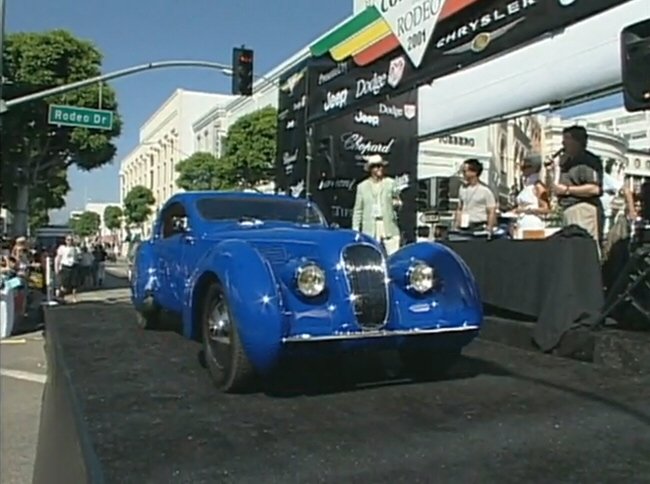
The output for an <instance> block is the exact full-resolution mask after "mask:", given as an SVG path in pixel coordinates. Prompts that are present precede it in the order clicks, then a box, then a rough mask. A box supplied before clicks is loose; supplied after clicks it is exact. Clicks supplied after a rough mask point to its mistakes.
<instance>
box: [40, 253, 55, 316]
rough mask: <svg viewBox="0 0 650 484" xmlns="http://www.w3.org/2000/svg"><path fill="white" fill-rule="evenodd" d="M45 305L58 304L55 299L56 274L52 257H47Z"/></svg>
mask: <svg viewBox="0 0 650 484" xmlns="http://www.w3.org/2000/svg"><path fill="white" fill-rule="evenodd" d="M44 277H45V293H46V296H45V301H44V302H43V305H45V306H56V305H58V303H57V302H56V300H55V299H54V275H53V274H52V258H51V257H46V258H45V275H44Z"/></svg>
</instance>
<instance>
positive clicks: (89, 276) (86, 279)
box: [79, 245, 95, 288]
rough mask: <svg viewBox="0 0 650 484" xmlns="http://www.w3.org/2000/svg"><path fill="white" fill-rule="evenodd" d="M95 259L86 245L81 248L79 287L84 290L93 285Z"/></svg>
mask: <svg viewBox="0 0 650 484" xmlns="http://www.w3.org/2000/svg"><path fill="white" fill-rule="evenodd" d="M94 264H95V257H94V256H93V254H91V253H90V252H89V251H88V247H86V246H85V245H84V246H83V247H82V248H81V257H80V259H79V286H80V287H82V288H85V287H90V286H92V283H93V266H94Z"/></svg>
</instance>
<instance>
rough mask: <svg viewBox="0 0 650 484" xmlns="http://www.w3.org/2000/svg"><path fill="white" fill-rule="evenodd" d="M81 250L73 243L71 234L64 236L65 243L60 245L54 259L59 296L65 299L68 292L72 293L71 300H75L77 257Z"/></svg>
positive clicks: (77, 280)
mask: <svg viewBox="0 0 650 484" xmlns="http://www.w3.org/2000/svg"><path fill="white" fill-rule="evenodd" d="M80 257H81V251H80V250H79V248H78V247H77V246H76V245H75V243H74V240H73V238H72V236H71V235H68V236H67V237H66V238H65V243H64V244H63V245H60V246H59V248H58V249H57V251H56V257H55V259H54V272H55V273H56V274H57V276H58V278H59V289H60V293H61V298H62V299H63V300H64V301H65V296H66V294H67V293H68V292H70V293H71V295H72V302H73V303H74V302H77V287H78V285H79V274H78V272H79V258H80Z"/></svg>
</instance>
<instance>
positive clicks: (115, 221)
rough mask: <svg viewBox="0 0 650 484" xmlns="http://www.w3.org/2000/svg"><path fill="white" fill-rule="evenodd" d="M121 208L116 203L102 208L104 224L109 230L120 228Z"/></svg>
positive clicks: (113, 230)
mask: <svg viewBox="0 0 650 484" xmlns="http://www.w3.org/2000/svg"><path fill="white" fill-rule="evenodd" d="M122 215H123V213H122V209H121V208H120V207H118V206H117V205H109V206H108V207H106V208H105V209H104V225H106V228H107V229H108V230H110V231H111V232H115V231H116V230H119V229H121V228H122Z"/></svg>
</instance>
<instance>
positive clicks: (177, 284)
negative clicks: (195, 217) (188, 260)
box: [156, 202, 186, 313]
mask: <svg viewBox="0 0 650 484" xmlns="http://www.w3.org/2000/svg"><path fill="white" fill-rule="evenodd" d="M185 218H186V217H185V208H184V207H183V205H182V204H181V203H180V202H175V203H172V204H170V205H169V206H167V207H165V209H163V211H162V212H161V218H160V227H159V233H158V240H157V244H156V245H157V250H158V271H157V272H158V279H159V284H160V290H159V294H160V299H161V300H160V301H159V302H158V303H159V304H160V305H161V306H162V307H163V308H164V309H166V310H167V311H171V312H174V313H180V312H181V311H182V309H183V292H184V289H185V274H184V273H185V270H184V267H183V259H184V250H185V245H186V244H185V240H184V239H185V233H184V229H183V227H182V223H179V221H180V220H183V219H185Z"/></svg>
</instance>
